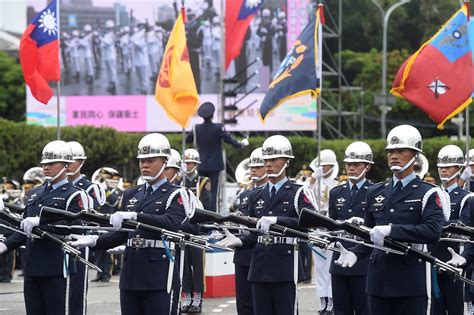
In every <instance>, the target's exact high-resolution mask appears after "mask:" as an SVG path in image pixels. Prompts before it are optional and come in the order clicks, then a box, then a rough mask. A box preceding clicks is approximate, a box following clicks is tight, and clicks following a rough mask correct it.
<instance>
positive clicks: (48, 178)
mask: <svg viewBox="0 0 474 315" xmlns="http://www.w3.org/2000/svg"><path fill="white" fill-rule="evenodd" d="M66 169H67V167H66V166H64V167H63V168H62V169H61V170H60V171H59V172H58V173H57V174H56V175H54V176H45V177H44V179H45V180H46V181H48V182H50V183H52V182H54V181H55V180H56V179H57V178H58V177H59V176H61V174H62V173H64V171H65V170H66Z"/></svg>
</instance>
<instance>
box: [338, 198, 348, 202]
mask: <svg viewBox="0 0 474 315" xmlns="http://www.w3.org/2000/svg"><path fill="white" fill-rule="evenodd" d="M345 201H346V199H344V197H341V198H338V199H337V203H344V202H345Z"/></svg>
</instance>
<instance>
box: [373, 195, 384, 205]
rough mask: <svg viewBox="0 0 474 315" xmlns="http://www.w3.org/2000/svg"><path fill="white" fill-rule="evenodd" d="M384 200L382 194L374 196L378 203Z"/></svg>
mask: <svg viewBox="0 0 474 315" xmlns="http://www.w3.org/2000/svg"><path fill="white" fill-rule="evenodd" d="M384 200H385V197H384V196H382V195H378V196H377V197H375V201H377V202H378V203H381V202H382V201H384Z"/></svg>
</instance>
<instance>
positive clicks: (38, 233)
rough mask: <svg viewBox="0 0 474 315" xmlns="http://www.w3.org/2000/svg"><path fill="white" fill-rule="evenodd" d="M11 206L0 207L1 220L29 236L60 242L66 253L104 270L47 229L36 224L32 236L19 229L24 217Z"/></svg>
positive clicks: (99, 270) (98, 269)
mask: <svg viewBox="0 0 474 315" xmlns="http://www.w3.org/2000/svg"><path fill="white" fill-rule="evenodd" d="M10 206H11V204H7V207H8V209H7V208H4V209H0V220H3V221H4V222H6V223H7V224H8V225H10V226H11V229H12V230H15V231H16V232H19V233H21V234H25V235H26V236H28V237H33V238H42V239H49V240H51V241H53V242H54V243H56V244H58V245H59V246H60V247H61V250H62V251H63V252H64V253H66V254H68V255H69V256H71V257H72V258H74V259H76V260H78V261H79V262H81V263H83V264H85V265H87V266H89V267H91V268H93V269H95V270H97V271H98V272H102V270H101V269H100V268H99V267H97V266H96V265H94V264H92V263H90V262H89V261H87V260H86V259H84V258H83V257H81V252H80V251H79V250H77V249H75V248H74V247H72V246H71V245H69V244H68V243H66V242H65V241H63V240H61V239H59V238H58V237H56V236H54V235H53V234H51V233H48V232H46V231H43V230H42V229H40V228H38V227H36V226H35V227H33V229H32V231H31V235H32V236H31V235H27V234H26V233H25V232H23V231H21V230H20V229H19V227H20V223H21V221H22V219H23V217H21V216H20V215H19V214H18V213H15V212H13V211H11V210H10V209H11V207H10ZM16 207H20V206H16ZM20 208H21V207H20Z"/></svg>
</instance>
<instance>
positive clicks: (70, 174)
mask: <svg viewBox="0 0 474 315" xmlns="http://www.w3.org/2000/svg"><path fill="white" fill-rule="evenodd" d="M83 165H84V161H82V163H81V165H79V167H78V168H77V170H76V171H75V172H69V173H66V175H67V176H74V175H76V174H77V173H78V172H79V171H80V170H81V168H82V166H83Z"/></svg>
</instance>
